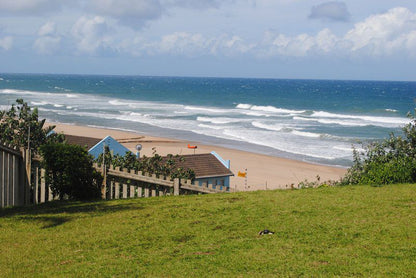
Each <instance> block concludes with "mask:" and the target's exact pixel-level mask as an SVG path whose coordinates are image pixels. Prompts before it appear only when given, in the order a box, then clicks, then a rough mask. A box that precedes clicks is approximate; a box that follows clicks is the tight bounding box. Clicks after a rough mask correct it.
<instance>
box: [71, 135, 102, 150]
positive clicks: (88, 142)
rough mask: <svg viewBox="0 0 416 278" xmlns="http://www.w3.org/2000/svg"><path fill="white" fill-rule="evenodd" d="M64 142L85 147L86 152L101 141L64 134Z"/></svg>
mask: <svg viewBox="0 0 416 278" xmlns="http://www.w3.org/2000/svg"><path fill="white" fill-rule="evenodd" d="M65 141H66V142H67V143H68V144H71V145H79V146H81V147H87V150H89V149H91V148H92V147H94V146H95V145H96V144H97V143H98V142H100V141H101V139H99V138H92V137H84V136H76V135H66V134H65Z"/></svg>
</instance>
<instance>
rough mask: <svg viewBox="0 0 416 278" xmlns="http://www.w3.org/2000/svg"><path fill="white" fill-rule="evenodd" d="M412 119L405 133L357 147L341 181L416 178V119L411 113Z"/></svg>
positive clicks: (412, 180) (384, 181)
mask: <svg viewBox="0 0 416 278" xmlns="http://www.w3.org/2000/svg"><path fill="white" fill-rule="evenodd" d="M408 116H409V118H410V119H411V120H410V123H409V124H407V125H406V126H405V127H403V129H402V130H403V135H402V136H396V135H394V134H393V133H392V134H390V137H389V138H387V139H385V140H383V141H381V142H373V143H370V144H368V145H367V146H364V147H363V149H364V151H363V152H358V151H357V150H356V149H354V153H353V155H354V160H353V166H352V167H351V168H350V169H348V172H347V174H346V175H345V177H344V178H343V179H342V181H341V184H342V185H346V184H393V183H415V182H416V119H415V117H414V115H412V114H410V113H409V115H408Z"/></svg>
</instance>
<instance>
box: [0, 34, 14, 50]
mask: <svg viewBox="0 0 416 278" xmlns="http://www.w3.org/2000/svg"><path fill="white" fill-rule="evenodd" d="M12 47H13V38H12V37H10V36H6V37H4V38H0V48H3V49H4V50H10V49H11V48H12Z"/></svg>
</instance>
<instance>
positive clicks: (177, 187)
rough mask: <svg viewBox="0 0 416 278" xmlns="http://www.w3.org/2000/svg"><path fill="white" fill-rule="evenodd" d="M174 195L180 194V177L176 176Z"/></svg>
mask: <svg viewBox="0 0 416 278" xmlns="http://www.w3.org/2000/svg"><path fill="white" fill-rule="evenodd" d="M173 195H175V196H177V195H179V179H178V178H176V179H174V180H173Z"/></svg>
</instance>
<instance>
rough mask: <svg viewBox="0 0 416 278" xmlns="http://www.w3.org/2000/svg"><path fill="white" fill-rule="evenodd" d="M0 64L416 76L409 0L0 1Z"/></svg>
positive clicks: (2, 68)
mask: <svg viewBox="0 0 416 278" xmlns="http://www.w3.org/2000/svg"><path fill="white" fill-rule="evenodd" d="M0 72H3V73H12V72H13V73H73V74H110V75H156V76H206V77H248V78H250V77H253V78H296V79H354V80H357V79H358V80H408V81H416V1H414V0H395V1H392V0H374V1H373V0H370V1H367V0H349V1H325V0H323V1H322V0H319V1H317V0H71V1H67V0H0Z"/></svg>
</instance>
